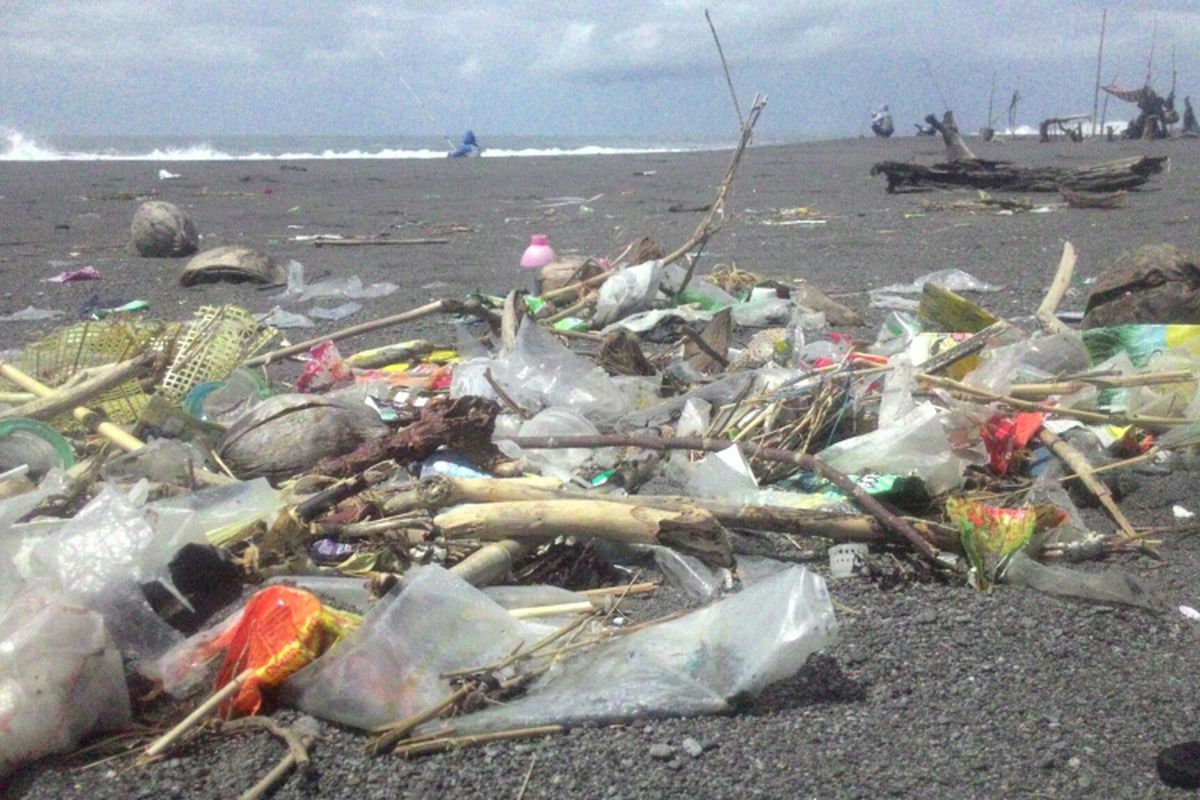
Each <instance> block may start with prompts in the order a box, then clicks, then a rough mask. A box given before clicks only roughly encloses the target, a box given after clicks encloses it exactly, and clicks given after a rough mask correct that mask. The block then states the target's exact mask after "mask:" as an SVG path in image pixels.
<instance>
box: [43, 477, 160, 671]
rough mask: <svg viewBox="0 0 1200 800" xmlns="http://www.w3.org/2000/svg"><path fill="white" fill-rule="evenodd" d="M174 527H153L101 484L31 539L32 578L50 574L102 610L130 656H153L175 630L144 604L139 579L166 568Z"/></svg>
mask: <svg viewBox="0 0 1200 800" xmlns="http://www.w3.org/2000/svg"><path fill="white" fill-rule="evenodd" d="M141 487H142V485H141V484H139V485H138V486H135V488H134V491H133V492H132V493H131V494H134V495H135V496H136V494H137V493H138V491H139V490H140V489H141ZM172 533H174V532H170V533H166V534H163V533H159V532H157V531H156V530H155V529H154V527H153V526H152V525H151V524H150V521H149V519H148V518H147V515H146V511H145V508H144V507H143V506H142V505H141V503H140V502H136V501H135V500H133V499H131V498H130V496H128V495H126V494H125V493H124V492H121V491H118V490H116V489H114V488H113V487H112V486H111V485H107V484H106V485H105V486H104V487H103V488H102V489H101V490H100V491H99V492H98V493H97V495H96V496H95V497H94V498H92V500H91V502H89V503H88V504H87V505H86V506H84V507H83V508H82V509H80V511H79V512H78V513H77V514H76V515H75V516H74V517H73V518H72V519H69V520H67V521H66V522H65V523H63V525H62V527H60V528H59V529H58V531H57V532H56V533H54V534H52V535H50V536H47V537H45V538H44V539H42V540H41V541H39V542H38V543H37V544H35V545H34V547H33V563H34V570H35V576H34V577H39V576H48V577H49V578H51V579H52V580H53V581H54V582H55V583H57V585H58V586H59V587H61V590H62V591H63V593H64V594H65V596H66V597H68V598H70V600H71V601H73V602H78V603H79V604H81V605H84V606H86V607H88V608H91V609H94V610H96V611H98V612H100V614H101V615H102V616H103V617H104V619H105V622H106V623H107V625H108V629H109V632H110V634H111V635H112V637H113V639H114V641H115V642H116V643H117V645H118V646H119V647H120V648H121V651H122V652H123V653H125V654H126V656H128V657H129V658H130V659H132V660H134V661H142V660H147V659H152V658H155V657H157V656H158V655H159V654H161V653H162V652H163V651H164V650H165V649H166V648H168V647H170V646H171V645H172V644H173V643H174V642H175V641H177V640H178V638H179V635H178V634H177V633H176V632H175V631H173V630H172V629H171V628H170V627H168V626H167V624H166V623H165V622H163V621H162V620H161V619H160V618H159V617H158V615H157V614H155V613H154V611H153V609H151V608H150V605H149V604H148V603H147V602H146V599H145V596H144V595H143V594H142V591H141V588H140V586H139V584H140V583H141V582H144V581H149V580H153V579H155V578H156V577H158V576H160V575H161V574H163V572H164V571H165V567H166V565H167V563H168V562H169V561H170V559H171V557H172V556H173V555H174V554H175V550H176V549H177V547H176V546H175V545H174V537H172V536H171V534H172Z"/></svg>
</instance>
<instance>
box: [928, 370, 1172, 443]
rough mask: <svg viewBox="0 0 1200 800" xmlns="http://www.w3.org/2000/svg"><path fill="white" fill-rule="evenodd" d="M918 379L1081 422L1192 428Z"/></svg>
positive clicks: (1168, 420)
mask: <svg viewBox="0 0 1200 800" xmlns="http://www.w3.org/2000/svg"><path fill="white" fill-rule="evenodd" d="M917 380H919V381H924V382H925V383H928V384H931V385H933V386H939V387H941V388H943V389H949V390H951V391H954V392H958V393H960V394H965V395H968V396H970V397H977V398H980V399H982V400H987V401H990V402H996V403H1005V404H1007V405H1009V406H1010V407H1012V408H1016V409H1020V410H1021V411H1040V412H1042V413H1045V414H1053V415H1055V416H1059V417H1067V418H1069V419H1077V420H1081V421H1083V422H1100V423H1103V424H1105V425H1139V426H1141V427H1143V428H1150V429H1156V428H1171V427H1174V426H1176V425H1191V424H1193V423H1194V422H1195V420H1192V419H1184V418H1182V417H1178V418H1177V417H1148V416H1147V417H1143V416H1137V417H1134V416H1129V415H1126V414H1104V413H1101V412H1099V411H1086V410H1084V409H1081V408H1066V407H1063V406H1052V405H1044V404H1042V403H1035V402H1031V401H1028V400H1019V399H1017V398H1016V397H1013V396H1012V395H1005V394H997V393H996V392H990V391H988V390H987V389H977V388H975V387H974V386H968V385H967V384H965V383H961V382H959V381H955V380H951V379H950V378H943V377H940V376H938V375H930V374H928V373H921V374H919V375H918V376H917Z"/></svg>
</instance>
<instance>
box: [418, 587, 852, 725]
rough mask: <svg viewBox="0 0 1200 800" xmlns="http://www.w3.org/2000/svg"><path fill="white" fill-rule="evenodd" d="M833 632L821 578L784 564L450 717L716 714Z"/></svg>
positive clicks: (539, 719)
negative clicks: (517, 694) (502, 699)
mask: <svg viewBox="0 0 1200 800" xmlns="http://www.w3.org/2000/svg"><path fill="white" fill-rule="evenodd" d="M836 637H837V621H836V618H835V616H834V612H833V605H832V602H831V600H830V598H829V592H828V590H827V589H826V587H825V581H824V580H823V579H821V578H820V577H819V576H817V575H815V574H814V573H811V572H809V571H807V570H805V569H804V568H802V567H792V568H789V569H786V570H784V571H782V572H779V573H777V574H775V575H773V576H771V577H769V578H766V579H764V580H762V581H760V582H758V583H756V584H754V585H752V586H750V587H749V588H747V589H745V590H743V591H742V592H740V593H738V594H735V595H732V596H730V597H727V598H725V599H724V600H721V601H720V602H717V603H714V604H712V605H710V606H706V607H704V608H701V609H699V610H697V611H693V612H692V613H690V614H688V615H686V616H683V617H680V618H678V619H675V620H671V621H670V622H665V623H662V624H660V625H654V626H651V627H649V628H645V629H642V630H639V631H636V632H634V633H631V634H629V635H627V636H617V637H615V638H613V639H610V640H609V641H607V642H605V643H604V644H601V645H598V646H597V647H596V648H594V649H592V650H590V651H585V652H584V653H583V654H581V655H580V656H579V657H577V658H573V659H569V660H564V661H560V662H556V663H555V664H554V666H552V667H551V668H550V670H549V671H548V672H547V673H546V674H545V675H543V676H542V677H540V678H539V679H537V680H536V681H535V682H534V683H533V684H531V685H530V687H529V688H528V690H527V691H526V693H525V695H524V696H522V697H521V698H519V699H516V700H513V701H510V702H508V703H504V704H499V705H494V706H490V707H488V708H485V709H484V710H482V711H480V712H478V713H475V714H469V715H467V716H464V717H459V718H457V719H455V720H453V721H452V723H451V724H452V725H453V727H454V730H455V732H456V733H477V732H484V731H495V730H504V729H508V728H518V727H525V726H532V725H549V724H555V723H558V724H567V725H570V724H578V723H583V722H617V721H620V720H626V719H629V718H631V717H634V716H640V715H647V716H666V715H671V716H689V715H696V714H714V713H722V712H726V711H729V710H730V708H731V703H732V702H733V701H734V700H735V699H736V698H739V697H743V696H750V695H754V694H757V693H758V692H761V691H762V690H763V689H765V688H766V687H767V686H769V685H771V684H772V683H775V682H776V681H780V680H783V679H784V678H788V677H791V676H792V675H794V674H796V672H797V671H799V669H800V668H801V667H802V666H803V665H804V663H805V662H806V661H807V660H808V658H809V656H811V655H812V654H813V653H816V652H818V651H819V650H822V649H825V648H827V647H829V646H830V645H832V644H833V643H834V641H835V640H836ZM443 724H445V723H444V721H441V720H439V721H438V722H437V723H435V725H436V726H440V725H443ZM426 727H427V728H432V727H434V725H430V726H426ZM418 732H421V730H420V729H419V730H418Z"/></svg>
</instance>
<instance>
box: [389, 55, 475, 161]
mask: <svg viewBox="0 0 1200 800" xmlns="http://www.w3.org/2000/svg"><path fill="white" fill-rule="evenodd" d="M371 47H372V49H374V50H375V52H376V54H378V56H379V58H380V60H381V61H383V63H384V64H385V65H386V66H387V67H388V68H389V69H390V70H391V71H392V74H393V75H395V76H396V78H397V79H398V80H399V81H400V83H402V84H404V88H405V89H408V91H409V94H411V95H412V96H413V99H414V100H416V101H417V105H418V106H419V107H420V109H421V110H422V111H424V112H425V116H426V117H428V118H429V121H430V122H431V123H432V124H433V127H434V128H436V129H437V130H440V131H441V132H442V138H443V139H445V140H446V143H447V144H448V145H450V149H451V150H453V149H454V148H456V147H458V145H456V144H455V143H454V140H453V139H451V138H450V137H449V136H447V135H446V126H445V125H443V124H442V123H441V122H439V121H438V120H437V119H436V118H435V117H434V116H433V113H432V112H431V111H430V110H429V109H428V108H426V107H425V103H424V101H423V100H421V95H419V94H417V90H416V89H414V88H413V87H412V84H410V83H409V82H408V81H407V80H405V78H404V75H403V74H402V73H401V72H400V70H399V69H397V68H396V66H395V65H394V64H392V62H390V61H388V59H387V56H385V55H384V54H383V51H382V50H380V49H379V45H377V44H374V43H372V44H371Z"/></svg>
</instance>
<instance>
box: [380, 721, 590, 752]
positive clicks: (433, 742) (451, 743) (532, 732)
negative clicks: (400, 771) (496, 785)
mask: <svg viewBox="0 0 1200 800" xmlns="http://www.w3.org/2000/svg"><path fill="white" fill-rule="evenodd" d="M565 730H566V728H565V727H563V726H562V725H539V726H535V727H530V728H513V729H512V730H507V731H496V732H495V733H477V734H474V735H471V736H443V737H441V738H438V739H430V740H428V741H424V742H413V743H412V744H402V745H400V746H399V747H397V748H396V749H395V750H394V751H392V752H394V753H395V754H396V755H398V756H403V757H404V758H411V757H413V756H425V755H431V754H433V753H442V752H445V751H446V750H456V749H460V748H463V747H473V746H475V745H480V744H488V743H490V742H508V741H512V740H514V739H528V738H531V737H534V736H549V735H550V734H553V733H562V732H563V731H565Z"/></svg>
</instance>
